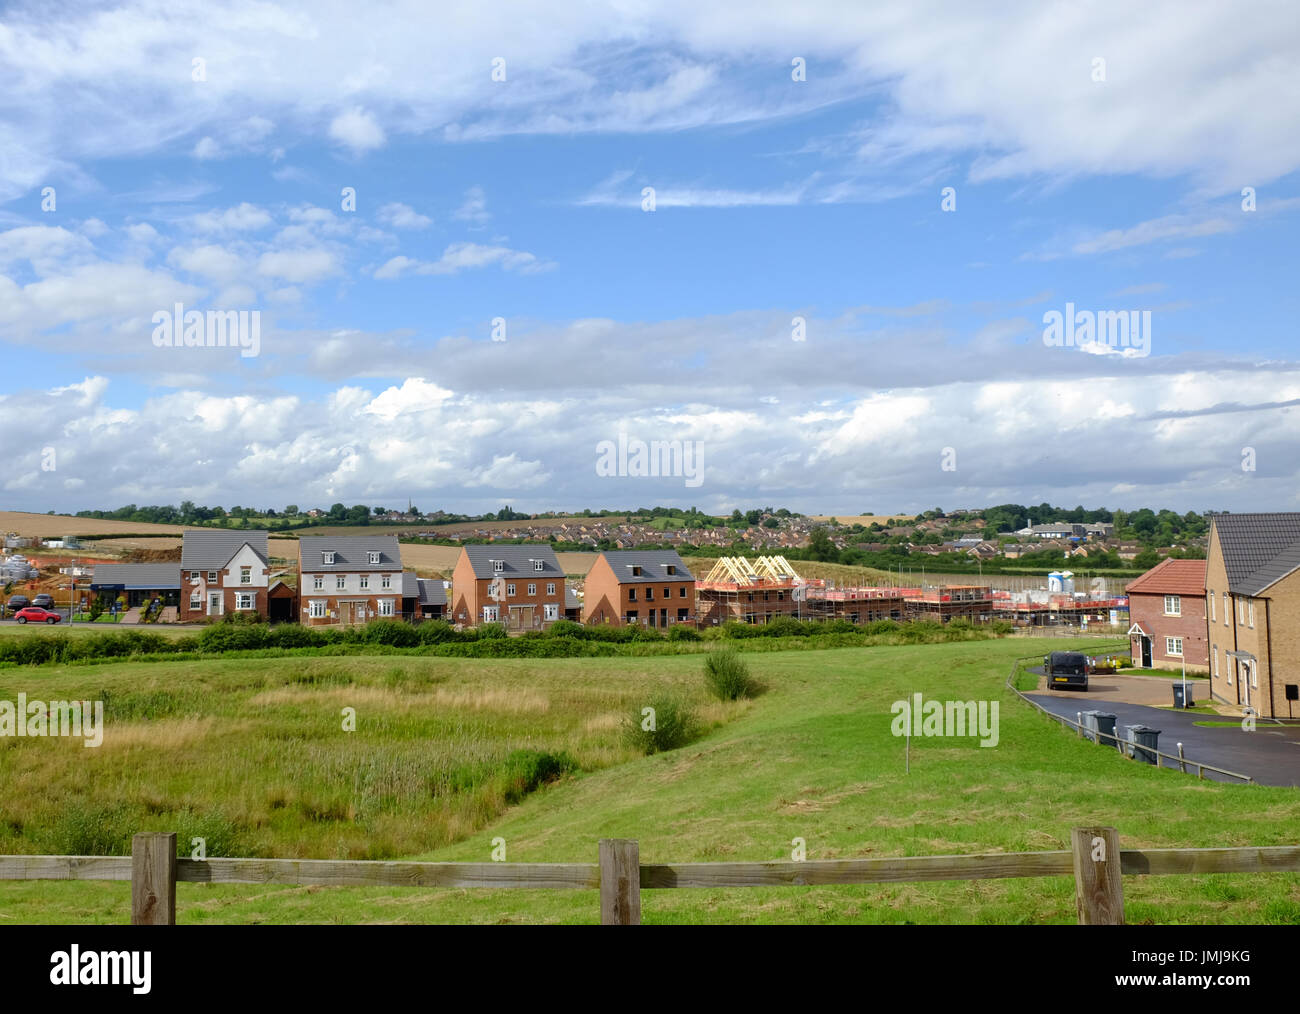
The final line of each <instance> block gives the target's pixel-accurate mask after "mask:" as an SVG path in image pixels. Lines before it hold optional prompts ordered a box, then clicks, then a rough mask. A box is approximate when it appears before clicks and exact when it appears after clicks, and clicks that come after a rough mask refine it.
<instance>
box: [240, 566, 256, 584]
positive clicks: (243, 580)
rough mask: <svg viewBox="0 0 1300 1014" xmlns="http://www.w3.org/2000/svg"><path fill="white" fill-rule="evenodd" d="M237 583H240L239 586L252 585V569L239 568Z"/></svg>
mask: <svg viewBox="0 0 1300 1014" xmlns="http://www.w3.org/2000/svg"><path fill="white" fill-rule="evenodd" d="M239 583H240V584H252V583H253V568H252V567H240V568H239Z"/></svg>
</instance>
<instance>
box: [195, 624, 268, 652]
mask: <svg viewBox="0 0 1300 1014" xmlns="http://www.w3.org/2000/svg"><path fill="white" fill-rule="evenodd" d="M267 633H268V630H267V627H266V626H264V625H261V624H253V623H214V624H213V625H212V626H210V627H208V628H207V629H206V630H204V631H203V632H202V633H201V634H199V649H200V650H202V651H244V650H247V649H249V648H263V647H265V646H266V643H267Z"/></svg>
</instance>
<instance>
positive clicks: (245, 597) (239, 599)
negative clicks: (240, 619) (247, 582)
mask: <svg viewBox="0 0 1300 1014" xmlns="http://www.w3.org/2000/svg"><path fill="white" fill-rule="evenodd" d="M235 608H236V609H252V608H253V593H252V592H235Z"/></svg>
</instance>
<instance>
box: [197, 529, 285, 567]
mask: <svg viewBox="0 0 1300 1014" xmlns="http://www.w3.org/2000/svg"><path fill="white" fill-rule="evenodd" d="M245 542H247V543H248V544H249V545H250V546H251V547H252V548H253V551H254V552H255V553H257V555H258V556H260V557H261V558H262V562H263V563H266V553H267V541H266V532H259V531H253V530H252V529H249V530H247V531H234V532H228V531H212V532H200V531H195V530H193V529H187V530H186V531H185V532H184V534H183V535H182V536H181V570H220V569H221V568H222V567H224V566H225V565H226V564H228V563H229V562H230V558H231V557H232V556H234V555H235V554H236V553H238V552H239V549H240V547H241V546H243V544H244V543H245Z"/></svg>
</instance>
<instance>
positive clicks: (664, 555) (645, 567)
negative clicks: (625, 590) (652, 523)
mask: <svg viewBox="0 0 1300 1014" xmlns="http://www.w3.org/2000/svg"><path fill="white" fill-rule="evenodd" d="M601 555H602V556H603V557H605V561H606V562H607V563H608V564H609V566H610V569H611V570H613V571H614V575H615V576H616V577H617V578H618V579H619V581H620V582H622V583H623V584H650V583H653V582H658V581H694V580H695V577H694V576H693V575H692V574H691V571H690V568H689V567H687V566H686V564H685V563H684V562H683V561H682V558H681V557H680V556H678V555H677V551H676V550H673V549H647V550H640V549H611V550H607V551H606V552H604V553H602V554H601ZM669 566H672V567H675V568H677V573H675V574H669V573H668V572H667V570H666V569H665V568H667V567H669ZM633 567H640V568H641V573H640V574H639V575H637V576H635V577H634V576H633V575H632V568H633Z"/></svg>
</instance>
